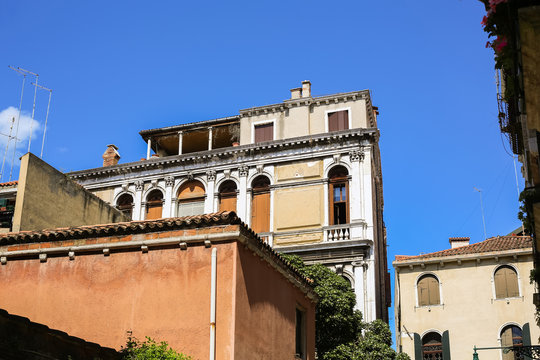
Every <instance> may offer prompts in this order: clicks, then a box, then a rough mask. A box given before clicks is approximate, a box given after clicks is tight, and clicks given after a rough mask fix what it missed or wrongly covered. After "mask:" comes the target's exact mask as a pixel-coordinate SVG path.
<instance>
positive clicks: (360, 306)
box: [351, 260, 367, 321]
mask: <svg viewBox="0 0 540 360" xmlns="http://www.w3.org/2000/svg"><path fill="white" fill-rule="evenodd" d="M351 265H352V266H353V272H354V294H355V295H356V305H355V307H354V308H355V309H356V310H360V311H361V312H362V315H363V316H364V320H366V321H367V319H366V315H367V312H366V290H365V284H364V272H365V268H364V266H365V264H364V262H363V261H362V260H358V261H353V262H352V263H351Z"/></svg>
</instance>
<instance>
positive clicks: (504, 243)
mask: <svg viewBox="0 0 540 360" xmlns="http://www.w3.org/2000/svg"><path fill="white" fill-rule="evenodd" d="M531 247H532V239H531V237H530V236H497V237H492V238H489V239H487V240H484V241H481V242H478V243H475V244H471V245H466V246H461V247H457V248H455V249H447V250H442V251H436V252H432V253H429V254H422V255H416V256H406V255H396V260H395V261H398V262H399V261H406V260H420V259H429V258H439V257H446V256H454V255H467V254H480V253H487V252H494V251H505V250H516V249H527V248H531Z"/></svg>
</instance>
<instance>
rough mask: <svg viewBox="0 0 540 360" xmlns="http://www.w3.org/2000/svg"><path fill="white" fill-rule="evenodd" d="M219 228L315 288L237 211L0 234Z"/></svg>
mask: <svg viewBox="0 0 540 360" xmlns="http://www.w3.org/2000/svg"><path fill="white" fill-rule="evenodd" d="M218 225H239V226H240V227H241V228H243V229H244V231H246V233H247V234H246V235H248V236H249V237H251V238H253V239H255V241H256V244H257V246H258V247H259V248H260V249H261V250H263V251H264V252H265V253H266V254H267V255H268V256H269V257H271V258H272V259H273V260H274V262H276V263H277V264H281V266H284V267H285V268H287V269H288V270H290V271H292V272H293V273H294V275H295V276H297V277H298V278H299V280H301V281H303V282H304V283H306V284H307V285H309V286H310V288H311V284H312V283H313V281H312V280H310V279H308V278H306V277H305V276H303V275H302V274H301V273H300V272H299V271H298V270H297V269H296V268H295V267H294V266H292V265H291V264H290V263H289V262H288V261H287V260H286V259H284V258H283V257H282V256H281V255H280V254H279V253H278V252H277V251H275V250H274V249H273V248H272V247H271V246H270V245H268V244H267V243H266V242H264V241H263V240H262V239H261V238H260V237H259V236H258V235H257V234H256V233H255V232H254V231H253V230H252V229H251V228H250V227H248V226H247V225H246V224H244V223H243V222H242V220H241V219H240V218H239V217H238V216H237V215H236V213H235V212H234V211H220V212H217V213H212V214H204V215H195V216H184V217H176V218H163V219H157V220H141V221H129V222H120V223H113V224H103V225H85V226H76V227H69V228H67V227H66V228H56V229H44V230H39V231H20V232H12V233H5V234H0V246H5V245H11V244H21V243H40V242H54V241H62V240H67V239H84V238H89V237H111V236H117V235H130V234H142V233H149V232H157V231H171V230H183V229H194V228H204V227H210V226H218Z"/></svg>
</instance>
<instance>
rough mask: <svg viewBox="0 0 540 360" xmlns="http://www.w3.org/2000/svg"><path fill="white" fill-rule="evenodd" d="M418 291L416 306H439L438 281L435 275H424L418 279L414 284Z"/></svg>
mask: <svg viewBox="0 0 540 360" xmlns="http://www.w3.org/2000/svg"><path fill="white" fill-rule="evenodd" d="M416 288H417V291H418V306H428V305H439V304H440V303H441V298H440V294H439V280H438V279H437V277H436V276H435V275H432V274H426V275H423V276H422V277H420V279H418V283H417V284H416Z"/></svg>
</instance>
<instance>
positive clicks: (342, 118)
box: [328, 110, 349, 131]
mask: <svg viewBox="0 0 540 360" xmlns="http://www.w3.org/2000/svg"><path fill="white" fill-rule="evenodd" d="M348 128H349V110H341V111H335V112H331V113H328V131H339V130H347V129H348Z"/></svg>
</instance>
